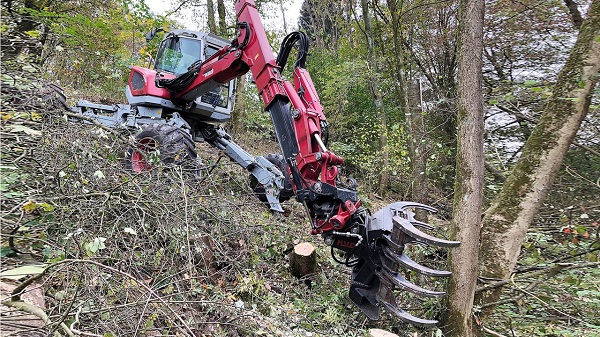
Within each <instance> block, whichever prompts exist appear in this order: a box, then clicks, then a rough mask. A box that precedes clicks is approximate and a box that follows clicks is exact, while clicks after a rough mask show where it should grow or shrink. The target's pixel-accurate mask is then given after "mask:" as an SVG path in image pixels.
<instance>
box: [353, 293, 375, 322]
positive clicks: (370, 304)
mask: <svg viewBox="0 0 600 337" xmlns="http://www.w3.org/2000/svg"><path fill="white" fill-rule="evenodd" d="M349 297H350V300H351V301H352V302H353V303H354V304H355V305H356V306H357V307H358V308H359V309H360V310H361V311H362V312H363V313H364V314H365V315H366V316H367V317H368V318H369V319H370V320H372V321H377V320H379V307H378V306H377V303H378V301H377V299H376V294H375V291H374V290H373V289H365V288H361V287H359V286H356V285H351V286H350V293H349Z"/></svg>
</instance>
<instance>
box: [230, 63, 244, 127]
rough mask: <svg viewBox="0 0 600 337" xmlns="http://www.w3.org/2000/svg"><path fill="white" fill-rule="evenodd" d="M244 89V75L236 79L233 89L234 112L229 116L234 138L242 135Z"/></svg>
mask: <svg viewBox="0 0 600 337" xmlns="http://www.w3.org/2000/svg"><path fill="white" fill-rule="evenodd" d="M245 87H246V75H242V76H240V77H239V78H238V81H237V87H236V88H235V110H234V111H233V113H232V114H231V124H232V125H231V129H232V132H233V135H234V136H239V135H240V133H242V130H243V125H244V118H245V117H244V116H245V114H246V113H245V112H246V109H245V105H244V103H245V102H244V91H245Z"/></svg>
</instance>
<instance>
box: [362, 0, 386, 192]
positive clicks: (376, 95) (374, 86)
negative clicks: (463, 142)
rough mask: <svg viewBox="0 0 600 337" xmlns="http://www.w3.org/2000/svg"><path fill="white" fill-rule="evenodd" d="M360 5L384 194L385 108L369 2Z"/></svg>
mask: <svg viewBox="0 0 600 337" xmlns="http://www.w3.org/2000/svg"><path fill="white" fill-rule="evenodd" d="M360 5H361V7H362V14H363V21H364V23H365V37H366V39H367V50H368V53H369V55H368V58H367V66H368V67H369V69H371V76H370V78H369V86H370V88H371V97H372V98H373V103H374V105H375V112H376V113H377V117H378V119H379V124H380V128H381V135H380V136H379V148H380V149H381V174H380V175H379V184H378V186H379V188H378V189H379V193H380V194H382V195H383V194H385V192H386V189H387V185H388V166H389V151H388V146H387V120H386V116H385V110H384V107H383V98H382V96H381V91H379V80H378V76H379V67H378V66H377V60H376V59H375V47H374V44H373V27H372V25H371V15H370V13H369V2H368V0H361V1H360Z"/></svg>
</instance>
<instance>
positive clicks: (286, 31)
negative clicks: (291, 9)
mask: <svg viewBox="0 0 600 337" xmlns="http://www.w3.org/2000/svg"><path fill="white" fill-rule="evenodd" d="M279 9H280V10H281V18H282V19H283V32H284V33H285V34H286V35H287V33H288V29H287V20H286V19H285V8H283V0H279Z"/></svg>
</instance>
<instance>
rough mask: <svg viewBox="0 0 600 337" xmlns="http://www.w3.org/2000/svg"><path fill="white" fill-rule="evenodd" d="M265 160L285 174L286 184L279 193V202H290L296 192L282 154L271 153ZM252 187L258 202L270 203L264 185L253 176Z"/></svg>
mask: <svg viewBox="0 0 600 337" xmlns="http://www.w3.org/2000/svg"><path fill="white" fill-rule="evenodd" d="M265 158H266V159H267V160H268V161H270V162H271V163H272V164H273V165H275V166H277V168H278V169H279V171H281V172H282V173H283V176H284V177H285V182H284V184H283V190H281V192H280V193H279V202H284V201H287V200H289V199H290V198H291V197H292V196H294V190H293V189H292V181H291V180H290V173H289V170H288V165H287V163H286V162H285V159H284V158H283V156H282V155H280V154H275V153H270V154H268V155H266V156H265ZM250 186H251V187H252V190H253V191H254V194H255V195H256V197H257V198H258V200H260V201H262V202H265V203H266V202H268V201H267V197H266V196H265V188H264V186H263V185H261V184H259V183H258V180H257V179H256V177H254V176H253V175H250Z"/></svg>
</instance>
